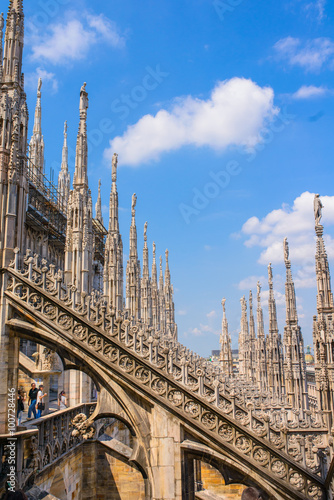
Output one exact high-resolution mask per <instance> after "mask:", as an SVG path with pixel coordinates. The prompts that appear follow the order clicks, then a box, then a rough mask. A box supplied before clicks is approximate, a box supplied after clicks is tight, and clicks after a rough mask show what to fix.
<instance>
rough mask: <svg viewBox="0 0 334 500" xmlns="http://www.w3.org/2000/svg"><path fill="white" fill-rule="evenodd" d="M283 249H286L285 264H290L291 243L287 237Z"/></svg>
mask: <svg viewBox="0 0 334 500" xmlns="http://www.w3.org/2000/svg"><path fill="white" fill-rule="evenodd" d="M283 249H284V262H288V260H289V243H288V238H287V237H285V238H284V240H283Z"/></svg>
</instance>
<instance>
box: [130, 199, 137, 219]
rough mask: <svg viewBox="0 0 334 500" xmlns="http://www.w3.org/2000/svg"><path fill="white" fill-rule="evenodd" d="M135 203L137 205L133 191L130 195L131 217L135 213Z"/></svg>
mask: <svg viewBox="0 0 334 500" xmlns="http://www.w3.org/2000/svg"><path fill="white" fill-rule="evenodd" d="M136 205H137V195H136V193H134V194H133V195H132V206H131V214H132V217H134V216H135V215H136Z"/></svg>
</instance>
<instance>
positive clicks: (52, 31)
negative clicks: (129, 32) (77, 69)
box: [29, 13, 124, 65]
mask: <svg viewBox="0 0 334 500" xmlns="http://www.w3.org/2000/svg"><path fill="white" fill-rule="evenodd" d="M73 17H74V18H73ZM32 33H34V34H33V35H32V36H31V39H30V40H29V42H30V44H31V52H32V53H31V59H32V60H33V61H40V60H43V61H45V62H50V63H52V64H59V65H61V64H67V63H68V62H72V61H76V60H81V59H83V58H84V57H86V56H87V53H88V52H89V49H90V48H91V47H92V46H93V45H95V44H97V43H99V42H103V43H108V44H110V45H111V46H112V47H122V46H123V45H124V38H123V37H122V36H121V35H120V34H119V31H118V28H117V27H116V25H115V23H113V22H112V21H110V19H108V18H107V17H105V16H104V15H103V14H100V15H99V16H92V15H87V14H82V15H80V14H79V13H72V14H71V19H70V20H65V21H63V22H62V23H57V24H53V25H50V26H49V27H48V28H47V29H46V30H44V31H43V32H40V33H36V29H35V30H33V31H32Z"/></svg>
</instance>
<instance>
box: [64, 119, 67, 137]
mask: <svg viewBox="0 0 334 500" xmlns="http://www.w3.org/2000/svg"><path fill="white" fill-rule="evenodd" d="M66 134H67V120H66V121H65V123H64V136H65V135H66Z"/></svg>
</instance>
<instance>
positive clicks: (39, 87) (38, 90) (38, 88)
mask: <svg viewBox="0 0 334 500" xmlns="http://www.w3.org/2000/svg"><path fill="white" fill-rule="evenodd" d="M41 88H42V78H39V79H38V85H37V93H38V94H40V92H41Z"/></svg>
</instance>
